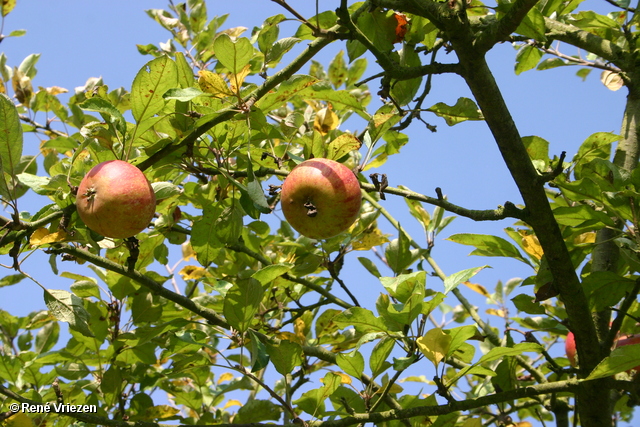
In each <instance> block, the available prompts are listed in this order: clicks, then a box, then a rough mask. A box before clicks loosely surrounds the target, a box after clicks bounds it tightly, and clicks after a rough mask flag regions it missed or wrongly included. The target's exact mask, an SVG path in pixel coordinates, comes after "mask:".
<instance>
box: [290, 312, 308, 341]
mask: <svg viewBox="0 0 640 427" xmlns="http://www.w3.org/2000/svg"><path fill="white" fill-rule="evenodd" d="M305 327H306V324H305V323H304V320H302V319H301V318H299V317H298V318H297V319H296V320H294V323H293V332H295V334H296V338H297V339H296V342H298V343H300V344H304V343H305V342H306V341H307V337H306V336H305V334H304V329H305Z"/></svg>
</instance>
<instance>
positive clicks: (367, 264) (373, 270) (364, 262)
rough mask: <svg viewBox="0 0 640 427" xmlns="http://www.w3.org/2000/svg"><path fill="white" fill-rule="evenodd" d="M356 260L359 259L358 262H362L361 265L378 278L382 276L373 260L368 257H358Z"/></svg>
mask: <svg viewBox="0 0 640 427" xmlns="http://www.w3.org/2000/svg"><path fill="white" fill-rule="evenodd" d="M358 261H360V264H362V266H363V267H364V268H366V269H367V271H368V272H369V273H371V274H373V275H374V276H375V277H378V278H380V277H381V276H382V275H381V274H380V271H378V267H376V265H375V264H374V263H373V261H371V260H370V259H369V258H365V257H358Z"/></svg>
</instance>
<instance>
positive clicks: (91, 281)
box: [0, 0, 640, 427]
mask: <svg viewBox="0 0 640 427" xmlns="http://www.w3.org/2000/svg"><path fill="white" fill-rule="evenodd" d="M263 1H264V2H266V1H267V0H263ZM271 1H272V2H273V3H276V4H277V5H279V6H280V7H281V9H282V13H281V14H278V15H275V16H265V17H264V22H263V23H262V25H260V26H256V27H254V28H252V29H247V28H245V27H231V28H230V27H228V26H225V21H226V17H227V16H226V15H221V16H211V14H210V13H208V10H207V6H209V8H210V9H211V2H210V3H209V4H207V2H205V1H204V0H188V1H187V2H186V3H179V4H178V3H174V2H169V3H170V4H169V6H168V7H167V9H166V10H163V9H152V10H148V11H147V14H148V15H149V17H151V18H152V19H153V20H155V21H156V22H157V23H158V24H159V25H161V26H162V27H163V28H164V29H166V30H167V31H168V32H169V33H170V37H171V38H170V40H169V41H168V42H166V43H160V44H158V45H156V44H148V45H142V44H139V45H137V48H138V50H139V52H140V53H141V54H143V55H147V56H148V59H149V61H148V62H147V63H146V64H145V65H144V66H143V67H142V68H141V69H140V71H139V72H138V73H137V74H136V75H135V76H131V77H130V81H131V85H130V87H127V88H117V89H114V88H110V87H109V86H108V81H103V79H102V78H91V79H89V80H87V82H86V83H85V85H84V86H82V87H79V88H76V90H75V92H74V93H73V94H68V93H67V90H66V89H63V88H62V87H59V86H52V87H46V88H45V87H41V86H38V78H37V76H36V74H37V65H38V60H39V58H40V56H39V55H29V56H27V57H26V58H24V59H19V60H17V62H14V61H16V59H15V58H7V57H6V55H5V54H4V53H3V54H2V55H0V74H1V78H2V80H3V81H2V83H3V85H2V86H0V88H1V89H2V93H1V94H0V172H2V173H1V174H0V176H1V179H0V196H1V197H2V202H3V204H4V206H5V212H6V215H4V216H1V217H0V226H1V230H0V251H1V252H0V253H1V254H2V259H3V260H4V261H3V266H4V267H6V269H7V274H6V275H5V276H4V277H3V278H2V279H0V287H6V286H13V287H20V286H34V285H35V286H40V287H41V288H42V291H43V300H42V302H41V303H40V307H41V308H40V309H39V310H37V311H34V312H32V313H30V314H29V315H27V316H19V315H15V314H12V307H11V305H10V304H2V306H3V307H2V309H0V343H1V346H0V400H2V402H3V409H2V410H3V411H6V412H3V413H0V419H1V420H3V422H5V423H6V424H8V425H10V426H17V427H31V426H46V425H49V424H51V425H55V426H62V427H63V426H69V425H78V426H81V425H108V426H118V427H134V426H141V427H151V426H159V425H176V424H180V425H201V426H202V425H230V424H236V425H238V424H239V425H252V426H260V425H278V426H290V425H298V426H300V425H304V426H309V427H343V426H345V427H346V426H350V425H362V424H366V423H373V424H376V425H387V426H394V427H395V426H401V425H404V426H419V425H424V426H459V427H479V426H483V425H495V426H514V425H515V426H518V427H527V426H531V425H533V424H534V423H536V424H540V423H542V424H540V425H545V426H546V425H552V424H553V425H556V426H558V427H563V426H569V425H581V426H584V427H596V426H597V427H602V426H609V425H617V424H618V423H622V422H629V421H630V420H631V419H632V416H633V411H634V407H635V406H636V405H638V404H640V376H636V374H637V373H638V372H637V371H638V369H637V368H636V367H638V368H640V344H638V343H637V342H640V318H639V316H640V305H639V304H638V301H637V296H638V292H639V291H640V281H639V280H638V279H639V276H638V273H639V272H640V258H639V257H638V253H639V251H640V249H639V247H638V245H639V243H640V237H639V236H638V231H637V230H638V228H639V226H640V217H639V214H638V209H639V208H640V169H639V168H638V167H637V166H638V160H639V157H640V141H639V140H638V130H637V129H636V124H637V121H638V120H640V70H638V65H637V64H638V59H637V57H638V53H639V52H640V50H639V46H640V40H639V36H640V31H639V30H638V28H637V24H636V19H635V18H636V16H637V15H636V6H634V5H631V4H630V2H629V1H627V0H606V1H605V2H602V3H603V4H600V3H598V11H595V10H590V9H589V7H585V6H584V5H583V4H582V1H580V0H573V1H560V0H547V1H537V0H515V1H506V0H505V1H498V2H497V3H494V2H487V3H486V4H485V3H483V2H481V1H479V0H470V1H467V0H462V1H459V0H444V1H437V0H367V1H363V2H354V1H347V0H341V1H340V2H339V6H338V7H337V9H335V10H325V9H327V8H326V7H324V6H323V2H322V1H321V0H318V1H316V9H317V12H316V14H315V15H314V16H303V14H301V13H300V12H299V11H298V10H297V9H296V6H295V4H293V3H294V2H287V1H286V0H271ZM254 3H260V2H254ZM14 7H16V2H15V1H3V2H2V3H1V8H2V9H1V15H2V18H3V22H5V21H6V20H8V19H10V17H11V12H12V10H13V9H14ZM18 7H20V4H19V5H18ZM220 8H222V11H223V12H227V11H225V10H224V6H221V5H218V4H217V2H216V12H219V11H220ZM602 8H605V9H607V10H606V12H603V13H601V12H602V11H601V10H600V9H602ZM209 12H210V11H209ZM229 12H231V13H233V12H232V11H229ZM639 19H640V18H639ZM291 20H295V21H296V22H298V23H299V27H298V28H297V29H296V31H294V32H291V33H282V34H281V32H282V31H281V27H282V25H283V23H285V22H290V21H291ZM3 28H4V27H3ZM23 34H24V32H23V31H13V32H11V33H9V34H6V35H2V36H1V37H2V38H1V39H0V40H3V41H4V43H11V42H12V37H17V36H21V35H23ZM4 39H6V40H4ZM505 43H509V44H512V45H513V46H515V48H516V51H515V52H516V53H515V55H514V62H515V73H516V74H520V73H523V72H525V71H530V70H531V72H544V70H549V69H552V68H558V67H564V68H566V69H567V70H575V67H577V68H578V71H577V76H578V77H577V78H580V77H583V78H584V77H585V76H586V75H587V74H588V73H589V72H592V71H594V70H595V71H596V72H598V73H600V79H601V81H602V83H603V84H604V85H605V86H606V87H608V88H609V89H611V90H623V91H626V93H627V97H626V104H625V106H624V114H623V115H622V117H620V123H621V126H620V132H619V133H613V132H610V130H605V129H603V130H601V131H599V132H597V133H594V134H593V135H591V136H589V137H588V138H586V140H584V142H582V144H581V145H580V148H579V149H578V151H577V153H576V154H575V155H574V156H570V155H568V154H567V153H566V152H564V151H563V152H560V153H552V152H550V150H549V142H548V141H547V140H545V139H543V138H542V137H540V136H523V135H521V132H520V130H519V128H518V126H517V125H516V123H515V122H514V120H513V118H512V114H511V112H510V109H509V105H507V103H506V102H505V98H504V96H503V93H502V92H501V89H500V82H499V81H496V79H495V78H494V75H493V73H492V70H491V67H490V65H489V63H488V62H487V54H488V53H489V52H491V51H492V50H493V49H495V48H496V46H498V45H501V44H505ZM336 45H339V46H340V50H339V51H338V53H337V54H336V55H335V56H334V57H333V58H332V59H331V60H330V61H329V62H328V63H324V64H323V63H322V62H320V61H319V57H320V55H321V53H322V52H324V50H325V49H326V48H328V47H329V46H336ZM565 46H570V47H571V52H575V51H576V49H577V50H578V51H579V52H580V54H576V55H573V54H572V53H569V50H568V49H565V48H564V47H565ZM45 55H46V52H45ZM572 66H573V68H572ZM533 70H536V71H533ZM568 72H571V71H568ZM444 74H446V75H451V76H455V77H456V79H457V82H458V84H459V85H460V86H461V87H466V88H468V90H469V93H470V94H471V96H470V97H460V98H459V99H458V100H457V102H455V104H453V105H450V104H451V103H449V104H448V103H446V102H442V101H437V102H434V101H433V100H432V99H431V97H429V95H430V93H431V91H432V88H433V86H434V85H436V84H437V81H438V78H439V77H440V76H441V75H444ZM541 90H547V91H549V94H548V96H549V98H550V99H551V101H550V102H553V101H552V99H553V96H554V93H553V91H551V90H549V89H548V88H541ZM567 114H570V112H568V113H567ZM573 119H575V122H576V123H577V125H578V126H580V120H579V118H573ZM467 121H478V122H484V124H485V125H486V126H487V128H488V129H489V130H490V132H491V135H492V137H493V141H492V144H493V143H494V144H495V147H497V149H498V152H499V157H498V156H496V158H495V163H498V162H501V163H503V164H504V166H505V167H506V168H507V170H508V172H509V174H510V176H511V178H512V179H513V183H514V184H515V186H517V189H518V192H519V195H520V199H519V200H511V201H506V202H504V201H495V202H494V201H491V197H488V198H487V199H486V201H487V203H488V205H487V206H485V207H484V208H483V209H477V208H472V207H470V206H466V205H465V204H464V201H462V203H461V202H460V201H456V202H455V203H454V202H452V201H449V200H448V198H447V197H446V195H445V194H444V193H443V191H442V190H441V189H440V188H436V189H435V190H434V192H433V194H431V193H430V191H431V190H430V189H429V190H428V191H422V189H420V190H419V191H420V192H417V191H416V190H417V189H409V188H407V187H405V186H402V185H397V186H394V185H390V184H391V183H390V182H389V180H388V177H387V175H385V174H384V173H381V172H380V170H381V169H380V168H381V166H383V165H384V164H385V162H387V160H388V159H389V158H391V157H393V156H397V157H400V158H402V155H403V154H402V152H401V151H402V150H401V149H402V148H403V147H405V146H408V145H410V144H415V143H417V141H414V140H411V139H410V138H409V137H408V136H407V133H406V132H407V131H408V129H412V130H413V131H415V130H416V129H417V130H419V131H421V132H424V133H425V134H428V133H431V132H436V131H437V126H464V124H461V123H463V122H467ZM353 122H357V123H362V126H360V130H358V131H351V130H349V129H348V128H349V127H350V126H349V123H353ZM34 136H35V137H37V138H38V139H39V140H40V146H39V152H38V154H37V155H31V154H26V153H25V149H24V144H23V143H24V138H26V137H34ZM482 143H484V142H482ZM482 143H477V144H475V145H472V144H470V145H469V147H468V150H478V151H480V150H484V149H486V148H485V147H482ZM314 158H327V159H331V160H335V161H337V162H339V163H342V164H343V165H345V166H347V167H348V168H349V169H350V170H351V171H352V172H353V174H355V176H356V177H357V179H358V182H359V186H360V190H361V195H362V200H363V202H362V207H361V209H360V211H359V214H358V217H357V220H356V221H355V223H354V224H352V225H350V226H349V227H348V228H347V229H346V230H345V231H344V232H342V233H340V234H338V235H337V236H334V237H330V238H327V239H321V240H316V239H312V238H309V237H305V236H304V235H301V234H300V233H298V232H296V231H295V230H294V229H293V228H292V226H291V225H290V224H289V223H288V222H287V221H286V220H285V219H284V218H283V216H282V208H281V206H282V203H283V200H282V198H281V193H280V190H281V185H282V183H283V181H284V180H285V179H287V177H288V176H289V174H290V172H291V170H292V169H293V168H294V167H295V166H296V165H298V164H300V163H302V162H303V161H305V160H309V159H314ZM111 160H124V161H126V162H129V163H131V164H133V165H135V166H136V167H137V168H138V169H139V170H140V171H142V172H143V173H144V175H145V176H146V178H147V179H148V181H149V182H150V183H151V186H152V188H153V192H154V193H155V198H156V207H155V215H154V218H153V219H152V221H151V223H150V224H149V225H148V227H147V228H145V229H144V230H143V231H142V232H140V233H138V234H136V235H135V236H132V237H128V238H125V239H120V238H110V237H105V236H103V235H100V234H98V233H97V232H96V231H95V230H92V229H90V228H89V227H87V225H86V224H85V223H84V221H82V220H81V219H80V217H79V216H78V212H77V209H76V202H77V200H78V199H80V198H81V197H86V196H93V193H92V192H93V190H91V191H84V192H83V191H80V192H78V187H79V185H80V183H81V181H82V180H83V178H84V177H85V176H86V175H87V174H88V172H89V171H90V170H92V168H94V167H95V166H96V165H97V164H99V163H102V162H105V161H111ZM419 172H420V171H417V173H419ZM400 184H401V183H400ZM445 184H446V183H445ZM356 189H357V186H356ZM334 191H336V192H340V191H344V190H340V189H337V190H334ZM90 193H91V194H90ZM26 199H29V200H30V201H31V203H33V204H35V205H37V206H38V207H37V208H36V209H33V210H29V211H26V210H24V208H23V201H24V200H26ZM390 203H395V204H400V205H402V206H403V208H404V209H405V210H406V211H407V212H409V213H410V215H411V216H412V217H413V218H414V219H415V221H417V222H418V223H419V224H421V226H422V228H423V230H424V235H423V236H420V237H418V236H415V235H413V236H412V235H410V233H409V232H408V231H407V229H406V228H405V227H403V226H402V225H401V224H400V223H399V222H398V220H397V219H396V218H395V217H394V216H393V214H392V213H391V212H390V211H389V210H388V209H387V206H389V204H390ZM491 203H493V204H491ZM305 208H306V209H307V210H308V214H309V215H310V216H313V215H315V209H316V206H315V205H309V206H307V204H305ZM455 217H464V218H467V219H470V220H473V221H474V222H482V221H500V224H504V230H503V232H501V233H499V234H497V235H488V234H481V233H478V232H477V230H474V228H473V223H472V226H471V227H470V228H469V229H468V230H467V231H465V232H464V233H455V234H450V233H448V231H447V227H448V225H449V224H450V223H451V221H452V220H453V219H454V218H455ZM381 223H385V224H388V225H390V226H391V228H392V229H393V230H394V232H393V233H392V234H389V233H385V232H383V231H382V230H381V228H380V224H381ZM345 227H346V224H345ZM94 228H95V227H94ZM105 234H107V233H105ZM435 236H439V237H446V238H447V240H449V241H451V242H455V243H457V244H460V245H466V246H468V247H470V248H471V250H472V252H471V254H472V255H477V256H481V257H503V258H509V259H512V260H515V261H517V262H520V263H522V264H523V265H525V266H526V268H527V269H528V272H529V273H528V274H529V276H528V277H526V278H524V279H512V278H510V277H504V278H503V280H501V281H499V282H498V283H497V284H496V286H495V287H494V288H493V289H488V288H487V287H486V286H483V285H480V284H478V283H474V281H473V277H474V276H475V275H476V274H478V273H479V272H480V271H482V270H483V269H485V268H487V267H489V264H490V262H491V259H485V260H484V261H486V262H487V263H488V264H487V265H483V266H478V267H473V268H461V269H459V270H458V271H453V272H445V271H444V270H443V269H442V268H441V267H440V263H439V260H438V259H437V256H436V255H435V254H432V249H433V248H434V241H435ZM35 251H37V252H42V253H44V254H46V255H47V256H48V260H49V264H48V265H46V266H43V268H47V269H50V270H51V272H52V273H53V274H55V275H57V277H59V278H60V280H59V281H56V282H55V283H47V284H44V283H40V281H38V280H37V278H36V277H34V274H33V272H30V271H28V270H27V269H25V268H23V267H22V266H23V261H24V260H25V259H26V258H27V257H29V256H30V255H31V254H32V253H33V252H35ZM176 259H177V262H176ZM63 262H67V263H68V262H73V263H76V264H77V265H78V266H79V268H80V270H78V271H80V272H68V271H64V270H65V268H63V264H62V263H63ZM347 263H349V264H358V265H360V266H361V267H362V268H363V270H362V271H363V272H366V274H367V275H368V277H367V278H366V280H368V281H376V282H377V283H379V284H380V286H379V290H380V291H381V292H380V293H379V295H376V296H375V300H374V299H373V298H371V297H370V295H366V293H367V292H368V291H366V290H363V289H359V288H358V283H357V280H355V279H354V278H352V277H349V278H346V277H345V275H344V272H343V267H344V265H345V264H347ZM481 263H482V262H480V263H479V264H481ZM11 270H13V271H11ZM363 280H364V279H363ZM369 293H370V292H369ZM376 293H378V291H376ZM478 294H479V295H480V296H481V297H482V298H484V299H485V300H486V302H485V301H483V304H485V307H482V310H480V309H479V307H478V306H477V304H476V301H477V297H476V295H478ZM365 295H366V296H367V297H368V298H366V300H365V299H364V298H363V297H364V296H365ZM445 300H446V301H447V302H448V301H451V300H454V301H455V305H451V304H448V303H445ZM483 313H489V314H490V315H492V316H494V318H496V319H499V322H493V323H491V322H490V321H488V320H487V319H486V318H485V317H484V314H483ZM65 324H66V325H65ZM61 325H62V326H61ZM496 325H499V326H496ZM67 329H68V333H67V332H66V330H67ZM568 335H570V336H569V338H568V339H567V336H568ZM566 340H567V341H568V342H571V341H572V340H574V341H575V344H574V348H569V347H570V346H568V348H567V356H568V357H565V352H564V347H565V345H564V342H565V341H566ZM574 353H575V354H574ZM427 373H428V374H427ZM416 384H417V386H416ZM16 405H17V406H16ZM16 408H17V409H18V410H16Z"/></svg>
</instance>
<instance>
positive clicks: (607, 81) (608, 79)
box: [600, 70, 624, 92]
mask: <svg viewBox="0 0 640 427" xmlns="http://www.w3.org/2000/svg"><path fill="white" fill-rule="evenodd" d="M600 81H601V82H602V84H603V85H605V86H606V87H607V89H609V90H612V91H614V92H615V91H616V90H618V89H620V88H621V87H622V86H624V81H623V80H622V77H620V74H618V73H614V72H613V71H608V70H605V71H603V72H602V74H600Z"/></svg>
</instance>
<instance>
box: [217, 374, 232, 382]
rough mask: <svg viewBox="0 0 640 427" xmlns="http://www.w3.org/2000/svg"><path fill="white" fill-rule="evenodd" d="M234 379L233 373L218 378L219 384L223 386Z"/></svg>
mask: <svg viewBox="0 0 640 427" xmlns="http://www.w3.org/2000/svg"><path fill="white" fill-rule="evenodd" d="M232 379H233V374H232V373H231V372H225V373H223V374H222V375H220V378H218V384H221V383H223V382H225V381H231V380H232Z"/></svg>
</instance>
